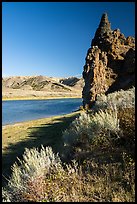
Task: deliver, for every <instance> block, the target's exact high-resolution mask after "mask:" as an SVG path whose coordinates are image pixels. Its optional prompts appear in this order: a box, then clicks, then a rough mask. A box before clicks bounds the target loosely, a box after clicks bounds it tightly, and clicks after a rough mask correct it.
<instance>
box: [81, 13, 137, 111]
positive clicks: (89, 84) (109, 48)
mask: <svg viewBox="0 0 137 204" xmlns="http://www.w3.org/2000/svg"><path fill="white" fill-rule="evenodd" d="M85 61H86V63H85V65H84V71H83V78H84V82H85V86H84V88H83V92H82V97H83V106H84V108H85V109H89V108H91V107H92V105H93V104H94V102H95V100H96V97H97V95H98V94H102V93H106V94H108V93H111V92H113V91H118V90H120V89H124V90H126V89H128V88H130V87H131V86H133V85H134V84H135V39H134V38H133V37H127V38H126V37H125V36H124V35H123V34H122V33H121V32H120V30H119V29H116V30H111V24H110V22H109V21H108V16H107V14H106V13H105V14H103V15H102V18H101V21H100V24H99V27H98V28H97V31H96V33H95V37H94V39H93V40H92V42H91V48H89V49H88V52H87V56H86V59H85Z"/></svg>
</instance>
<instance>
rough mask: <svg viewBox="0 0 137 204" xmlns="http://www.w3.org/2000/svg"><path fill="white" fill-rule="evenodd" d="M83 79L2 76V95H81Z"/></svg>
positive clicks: (8, 96)
mask: <svg viewBox="0 0 137 204" xmlns="http://www.w3.org/2000/svg"><path fill="white" fill-rule="evenodd" d="M83 83H84V82H83V79H79V78H76V77H69V78H55V77H47V76H12V77H3V78H2V97H3V98H13V97H61V96H62V97H81V92H82V88H83Z"/></svg>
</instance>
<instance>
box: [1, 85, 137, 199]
mask: <svg viewBox="0 0 137 204" xmlns="http://www.w3.org/2000/svg"><path fill="white" fill-rule="evenodd" d="M133 93H134V88H132V89H130V90H128V91H121V92H116V93H113V94H111V95H108V96H105V97H106V99H105V101H104V103H103V101H100V100H99V101H98V102H97V103H96V105H95V111H93V112H91V113H89V114H87V113H85V112H84V111H83V112H82V113H81V115H80V116H79V117H78V118H76V119H75V120H74V121H73V122H72V123H71V126H70V127H69V128H68V129H67V130H65V131H64V132H63V139H64V150H63V153H62V155H63V156H64V157H66V161H67V162H66V163H65V162H62V161H61V158H60V157H59V155H58V154H54V153H53V151H52V148H51V147H45V148H44V147H43V146H42V147H41V149H40V150H38V149H36V148H33V149H26V150H25V152H24V155H23V160H22V161H21V160H19V159H18V161H19V162H18V164H17V163H15V164H14V165H13V167H12V175H11V177H10V179H9V182H8V185H7V187H6V188H3V189H2V192H3V193H2V195H3V202H6V201H7V202H8V201H9V202H10V201H11V202H59V201H60V202H135V158H134V149H135V146H134V142H135V125H134V121H135V117H134V116H135V109H134V106H133V105H134V94H133ZM103 97H104V96H103ZM126 97H130V99H129V98H126ZM68 155H69V156H68ZM72 158H73V159H74V160H73V161H72Z"/></svg>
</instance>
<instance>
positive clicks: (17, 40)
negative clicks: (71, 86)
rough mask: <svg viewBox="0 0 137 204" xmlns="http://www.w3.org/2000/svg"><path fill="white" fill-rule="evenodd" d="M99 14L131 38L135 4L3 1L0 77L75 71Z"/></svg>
mask: <svg viewBox="0 0 137 204" xmlns="http://www.w3.org/2000/svg"><path fill="white" fill-rule="evenodd" d="M104 12H107V14H108V19H109V21H110V23H111V28H112V29H113V30H114V29H117V28H119V29H120V31H121V32H122V33H123V34H124V35H125V37H128V36H135V2H3V3H2V76H3V77H4V76H36V75H43V76H50V77H69V76H77V75H78V76H79V75H81V74H82V71H83V66H84V64H85V57H86V54H87V50H88V48H90V46H91V40H92V39H93V37H94V34H95V31H96V29H97V27H98V25H99V23H100V19H101V16H102V14H103V13H104Z"/></svg>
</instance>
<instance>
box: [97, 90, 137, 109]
mask: <svg viewBox="0 0 137 204" xmlns="http://www.w3.org/2000/svg"><path fill="white" fill-rule="evenodd" d="M115 106H116V107H117V108H118V109H119V108H120V109H124V108H134V107H135V87H132V88H130V89H128V90H126V91H124V90H120V91H115V92H113V93H110V94H108V95H107V96H106V95H104V94H100V95H98V97H97V101H96V103H95V107H94V108H95V110H96V111H97V110H100V109H102V110H105V109H111V108H113V107H115Z"/></svg>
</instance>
